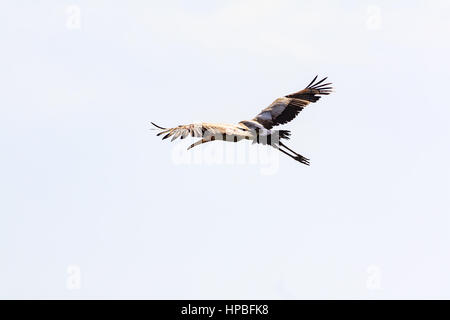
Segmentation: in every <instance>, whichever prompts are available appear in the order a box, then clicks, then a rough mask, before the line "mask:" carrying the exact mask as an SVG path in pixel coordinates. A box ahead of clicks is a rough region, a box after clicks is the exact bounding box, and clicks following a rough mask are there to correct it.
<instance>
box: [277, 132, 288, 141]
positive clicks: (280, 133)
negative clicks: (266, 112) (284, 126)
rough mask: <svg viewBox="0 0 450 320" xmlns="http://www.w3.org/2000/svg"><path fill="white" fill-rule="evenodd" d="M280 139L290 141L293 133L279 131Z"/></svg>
mask: <svg viewBox="0 0 450 320" xmlns="http://www.w3.org/2000/svg"><path fill="white" fill-rule="evenodd" d="M277 132H278V136H279V137H280V139H286V140H289V139H290V138H291V132H290V131H289V130H277Z"/></svg>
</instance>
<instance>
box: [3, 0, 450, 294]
mask: <svg viewBox="0 0 450 320" xmlns="http://www.w3.org/2000/svg"><path fill="white" fill-rule="evenodd" d="M0 21H1V28H0V39H1V50H0V58H1V59H0V86H1V88H2V89H1V93H0V112H1V116H0V148H1V157H0V194H1V201H0V257H1V258H0V259H1V260H0V297H1V298H63V299H68V298H208V299H213V298H236V299H241V298H242V299H244V298H248V299H250V298H253V299H259V298H266V299H293V298H361V299H372V298H388V299H390V298H450V275H449V270H450V250H449V245H450V235H449V228H450V219H449V213H450V203H449V201H450V200H449V199H450V197H449V196H450V183H449V181H450V170H449V166H448V163H449V161H450V152H449V138H450V129H449V117H450V106H449V103H448V97H447V95H448V82H449V71H450V70H449V69H450V67H449V62H448V57H449V56H450V50H449V49H450V43H449V40H448V35H449V31H450V5H449V2H448V1H432V2H429V1H256V0H249V1H206V0H203V1H199V0H198V1H167V2H166V1H164V2H163V1H155V2H151V1H106V0H105V1H81V0H79V1H77V0H73V1H56V0H55V1H2V2H1V3H0ZM316 74H319V75H322V76H329V78H330V80H331V81H333V83H334V86H335V88H336V92H335V93H333V94H332V95H330V96H327V97H324V98H323V99H321V100H320V101H319V102H318V103H316V104H314V105H311V106H310V107H308V108H307V109H306V110H304V111H303V112H302V113H301V114H300V115H299V117H298V118H297V119H295V121H293V122H291V123H290V124H289V125H287V126H286V127H285V128H287V129H290V130H292V132H293V136H292V139H291V141H290V142H289V146H290V147H292V148H293V149H294V150H296V151H298V152H300V153H301V154H303V155H304V156H306V157H308V158H310V159H311V166H310V167H307V166H304V165H301V164H299V163H298V162H295V161H293V160H292V159H289V158H288V157H284V156H282V155H281V156H280V157H279V158H277V159H278V160H277V161H278V162H277V163H278V164H277V170H276V172H274V173H273V174H270V175H267V174H262V172H261V165H259V164H250V163H246V164H227V163H216V164H212V165H209V164H205V163H203V164H177V163H176V161H174V160H176V159H174V152H173V151H174V148H176V146H180V144H179V143H180V142H178V141H177V142H174V143H170V142H168V141H167V140H165V141H164V142H161V141H160V139H159V138H157V137H155V133H156V132H155V131H150V130H149V129H150V127H151V126H150V124H149V121H154V122H156V123H158V124H160V125H163V126H169V127H170V126H177V125H179V124H185V123H191V122H193V121H210V122H228V123H236V122H238V121H240V120H244V119H250V118H251V117H253V116H254V115H255V114H256V113H257V112H258V111H259V110H261V109H262V108H264V107H265V106H267V105H268V104H270V103H271V102H272V101H273V100H274V99H275V98H277V97H279V96H283V95H285V94H288V93H291V92H294V91H297V90H299V89H302V88H303V87H304V86H305V85H306V84H307V83H308V82H309V81H310V80H311V79H312V77H313V76H315V75H316ZM191 142H192V141H188V142H185V143H182V144H181V146H183V148H185V147H186V143H191ZM215 143H216V146H219V147H223V144H224V143H222V142H215ZM247 143H248V142H241V144H244V145H245V144H247ZM206 147H207V146H206V145H205V146H201V147H198V148H199V150H205V149H202V148H206ZM255 148H256V147H255ZM270 152H271V153H272V154H277V153H276V151H275V150H271V151H270ZM277 157H278V154H277Z"/></svg>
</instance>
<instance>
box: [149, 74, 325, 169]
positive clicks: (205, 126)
mask: <svg viewBox="0 0 450 320" xmlns="http://www.w3.org/2000/svg"><path fill="white" fill-rule="evenodd" d="M326 79H327V78H323V79H322V80H320V81H316V80H317V76H316V77H315V78H314V79H313V80H312V81H311V82H310V83H309V84H308V85H307V86H306V88H305V89H303V90H300V91H298V92H295V93H292V94H288V95H286V96H284V97H281V98H278V99H276V100H275V101H274V102H272V104H271V105H269V106H268V107H267V108H265V109H264V110H262V111H261V112H260V113H258V114H257V115H256V117H254V118H253V119H251V120H244V121H241V122H239V123H238V124H220V123H216V124H215V123H194V124H188V125H180V126H178V127H175V128H163V127H161V126H158V125H156V124H155V123H153V122H152V125H154V126H155V127H156V128H157V129H158V130H161V131H160V132H159V133H158V134H157V136H160V135H163V134H164V136H163V138H162V139H163V140H164V139H167V138H170V137H172V139H171V141H174V140H175V139H177V138H180V139H184V138H186V137H187V136H189V135H191V136H192V137H198V138H201V139H200V140H198V141H197V142H195V143H193V144H192V145H190V146H189V147H188V150H189V149H191V148H193V147H195V146H198V145H200V144H203V143H207V142H211V141H215V140H222V141H230V142H238V141H241V140H243V139H245V140H251V141H253V143H259V144H265V145H270V146H272V147H273V148H275V149H277V150H279V151H281V152H282V153H284V154H286V155H288V156H289V157H291V158H293V159H294V160H297V161H299V162H300V163H303V164H305V165H309V164H310V162H309V159H308V158H305V157H304V156H302V155H300V154H298V153H297V152H295V151H293V150H292V149H290V148H288V147H287V146H286V145H285V144H284V143H283V142H282V141H281V139H284V140H288V139H289V138H290V135H291V132H290V131H288V130H272V128H273V127H274V126H277V125H281V124H286V123H288V122H289V121H291V120H293V119H294V118H295V117H296V116H297V115H298V114H299V112H300V111H302V110H303V108H305V107H306V106H307V105H309V104H310V103H311V102H317V101H318V100H319V99H320V97H321V96H322V95H328V94H330V93H331V92H332V91H333V87H331V82H329V83H323V82H324V81H325V80H326Z"/></svg>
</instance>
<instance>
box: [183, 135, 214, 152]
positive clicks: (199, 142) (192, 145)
mask: <svg viewBox="0 0 450 320" xmlns="http://www.w3.org/2000/svg"><path fill="white" fill-rule="evenodd" d="M214 140H215V139H214V137H210V138H206V139H205V138H203V139H201V140H198V141H197V142H196V143H193V144H191V145H190V146H189V147H188V148H187V149H188V150H189V149H192V148H193V147H195V146H198V145H201V144H203V143H207V142H211V141H214Z"/></svg>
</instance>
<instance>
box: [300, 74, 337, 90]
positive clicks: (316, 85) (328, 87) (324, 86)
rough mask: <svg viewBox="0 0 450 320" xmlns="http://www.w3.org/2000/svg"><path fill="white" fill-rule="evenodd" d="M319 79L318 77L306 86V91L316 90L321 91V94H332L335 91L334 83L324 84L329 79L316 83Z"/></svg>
mask: <svg viewBox="0 0 450 320" xmlns="http://www.w3.org/2000/svg"><path fill="white" fill-rule="evenodd" d="M317 78H318V76H317V75H316V76H315V77H314V79H313V80H312V81H311V82H310V83H309V84H308V85H307V86H306V89H315V90H319V91H320V94H330V93H331V92H332V90H333V87H332V85H333V83H332V82H327V83H322V82H324V81H325V80H327V79H328V77H325V78H323V79H321V80H318V81H316V80H317Z"/></svg>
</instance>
